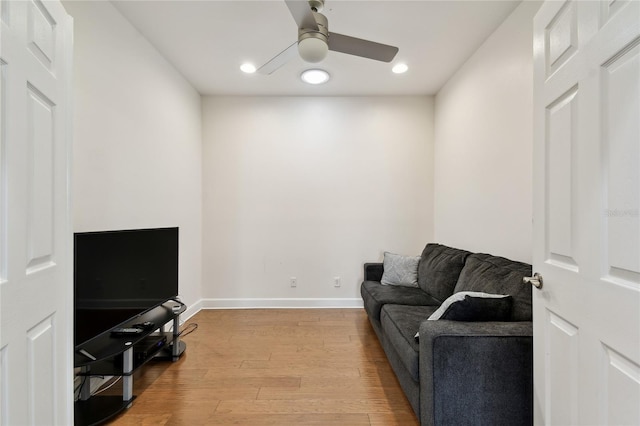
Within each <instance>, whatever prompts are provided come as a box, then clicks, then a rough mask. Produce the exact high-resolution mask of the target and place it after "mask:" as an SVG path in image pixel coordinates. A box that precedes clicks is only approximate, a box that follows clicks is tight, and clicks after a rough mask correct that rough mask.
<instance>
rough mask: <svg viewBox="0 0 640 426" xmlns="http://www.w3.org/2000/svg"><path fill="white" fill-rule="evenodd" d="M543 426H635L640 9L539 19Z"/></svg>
mask: <svg viewBox="0 0 640 426" xmlns="http://www.w3.org/2000/svg"><path fill="white" fill-rule="evenodd" d="M534 79H535V82H534V102H535V105H534V108H535V113H534V114H535V116H534V120H535V125H534V132H535V134H534V253H533V267H534V271H536V272H539V273H540V274H541V275H542V277H543V286H542V288H541V289H534V290H533V295H534V298H533V305H534V384H535V385H534V387H535V390H534V395H535V397H534V413H535V423H536V424H546V425H573V424H590V425H639V424H640V218H639V208H640V2H639V1H638V0H614V1H611V0H606V1H547V2H545V3H544V4H543V6H542V7H541V9H540V11H539V12H538V14H537V15H536V17H535V19H534Z"/></svg>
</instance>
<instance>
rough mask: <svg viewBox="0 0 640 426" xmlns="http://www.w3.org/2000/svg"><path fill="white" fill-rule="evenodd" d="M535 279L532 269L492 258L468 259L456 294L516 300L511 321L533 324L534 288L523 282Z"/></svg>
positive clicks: (479, 255) (517, 263) (475, 257)
mask: <svg viewBox="0 0 640 426" xmlns="http://www.w3.org/2000/svg"><path fill="white" fill-rule="evenodd" d="M530 275H531V265H528V264H526V263H521V262H516V261H513V260H509V259H505V258H504V257H498V256H492V255H490V254H472V255H470V256H469V257H468V258H467V262H466V263H465V266H464V268H463V269H462V272H461V273H460V278H459V279H458V283H457V284H456V288H455V290H454V292H455V293H458V292H460V291H477V292H483V293H492V294H508V295H510V296H512V297H513V308H512V310H511V321H531V319H532V315H531V288H532V286H531V284H524V283H523V282H522V278H524V277H527V276H530Z"/></svg>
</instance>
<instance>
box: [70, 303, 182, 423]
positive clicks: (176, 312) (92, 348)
mask: <svg viewBox="0 0 640 426" xmlns="http://www.w3.org/2000/svg"><path fill="white" fill-rule="evenodd" d="M176 305H179V308H177V309H176V308H175V306H176ZM186 309H187V307H186V305H184V304H182V303H178V302H174V301H168V302H165V303H163V304H162V305H160V306H157V307H155V308H153V309H151V310H149V311H147V312H144V313H142V314H140V315H138V316H136V317H135V318H132V319H131V320H129V321H127V323H125V324H122V325H121V327H131V326H133V325H134V324H139V323H144V322H147V321H148V322H151V323H153V324H155V325H154V327H153V330H151V329H150V330H146V331H144V332H142V333H140V334H137V335H122V336H114V335H112V334H111V332H106V333H103V334H101V335H99V336H96V337H95V338H93V339H91V340H89V341H88V342H86V343H84V344H83V345H81V346H79V347H77V348H76V351H75V354H74V366H75V367H80V369H81V370H80V373H79V375H80V376H83V379H82V380H83V384H82V385H81V388H80V399H79V400H78V401H76V403H75V407H74V413H75V420H74V424H75V425H76V426H80V425H82V426H84V425H96V424H100V423H102V422H105V421H107V420H108V419H110V418H112V417H113V416H115V415H116V414H118V413H120V412H121V411H122V410H124V409H126V408H129V407H130V406H131V404H132V403H133V400H134V399H135V395H133V373H134V371H135V370H137V369H138V368H140V367H142V366H143V365H144V364H145V363H147V362H148V361H150V360H152V359H161V360H171V361H177V360H178V359H180V356H181V355H182V354H183V353H184V351H185V350H186V347H187V345H186V344H185V343H184V342H183V341H181V340H180V331H179V330H180V314H182V313H183V312H184V311H185V310H186ZM172 321H173V328H172V331H171V332H167V331H165V325H166V324H168V323H170V322H172ZM153 342H156V343H155V344H153ZM150 343H151V344H150ZM95 375H100V376H122V396H119V395H97V396H93V397H92V396H91V390H90V388H91V386H90V378H91V376H95ZM84 380H87V381H89V383H84Z"/></svg>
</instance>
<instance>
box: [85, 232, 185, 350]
mask: <svg viewBox="0 0 640 426" xmlns="http://www.w3.org/2000/svg"><path fill="white" fill-rule="evenodd" d="M73 281H74V289H75V290H74V304H75V317H74V342H75V346H76V347H78V346H80V345H82V344H83V343H85V342H87V341H88V340H91V339H92V338H94V337H96V336H98V335H100V334H102V333H105V332H108V331H109V330H111V329H112V328H113V327H116V326H118V325H120V324H122V323H124V322H126V321H127V320H130V319H132V318H134V317H136V316H137V315H139V314H141V313H143V312H146V311H148V310H150V309H152V308H154V307H156V306H158V305H160V304H162V303H164V302H166V301H167V300H169V299H173V298H175V297H177V295H178V228H156V229H131V230H122V231H104V232H80V233H75V234H74V274H73Z"/></svg>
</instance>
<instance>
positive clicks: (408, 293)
mask: <svg viewBox="0 0 640 426" xmlns="http://www.w3.org/2000/svg"><path fill="white" fill-rule="evenodd" d="M360 294H361V295H362V300H363V302H364V309H365V311H367V314H368V315H369V316H370V317H371V318H373V319H375V320H377V321H380V310H381V309H382V306H384V305H385V304H387V303H391V304H396V305H413V306H416V305H418V306H420V305H428V306H432V305H435V306H436V307H438V306H439V305H440V302H438V301H437V300H436V299H434V298H433V297H431V296H429V295H428V294H427V293H425V292H424V291H422V290H421V289H419V288H417V287H398V286H390V285H382V284H381V283H380V281H365V282H363V283H362V286H361V287H360ZM426 318H427V317H425V319H426ZM414 333H415V332H414Z"/></svg>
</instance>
